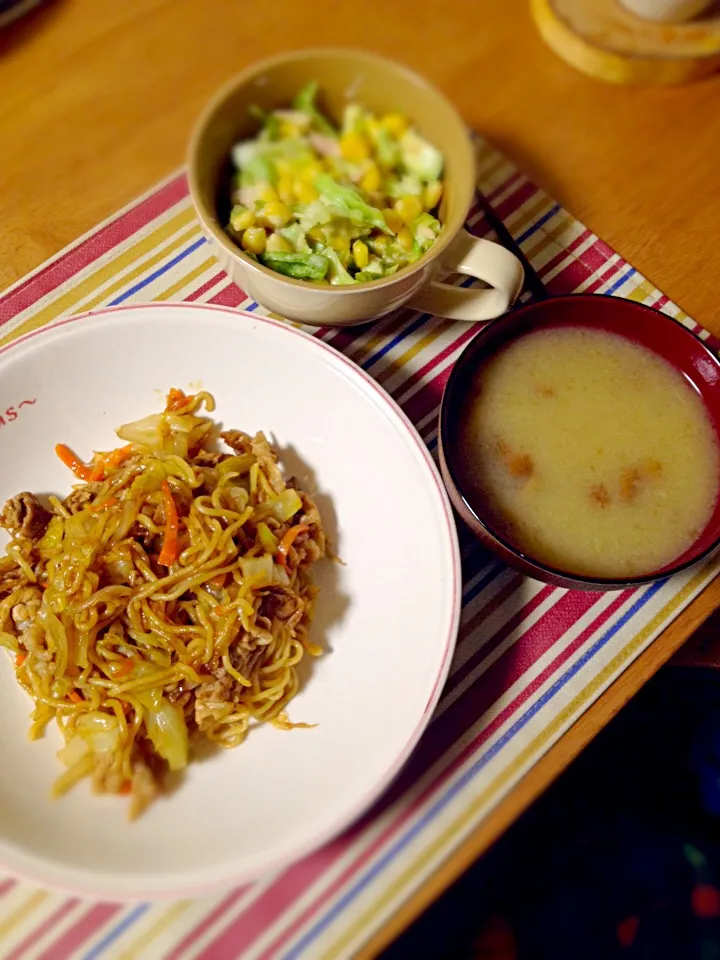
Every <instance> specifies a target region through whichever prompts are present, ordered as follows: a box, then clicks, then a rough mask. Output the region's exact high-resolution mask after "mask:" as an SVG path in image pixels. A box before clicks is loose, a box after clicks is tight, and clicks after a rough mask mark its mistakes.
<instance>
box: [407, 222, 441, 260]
mask: <svg viewBox="0 0 720 960" xmlns="http://www.w3.org/2000/svg"><path fill="white" fill-rule="evenodd" d="M440 229H441V227H440V221H439V220H436V219H435V217H433V216H432V215H431V214H429V213H421V214H420V216H419V217H418V218H417V220H415V221H414V222H413V224H412V231H413V236H414V238H415V243H416V244H417V245H418V247H419V248H420V250H421V251H422V252H423V253H424V252H425V251H426V250H429V249H430V247H431V246H432V245H433V243H434V242H435V240H436V239H437V237H438V234H439V233H440Z"/></svg>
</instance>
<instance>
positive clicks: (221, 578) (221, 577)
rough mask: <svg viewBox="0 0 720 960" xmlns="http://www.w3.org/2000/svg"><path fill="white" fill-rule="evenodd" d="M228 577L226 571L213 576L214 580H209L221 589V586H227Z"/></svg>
mask: <svg viewBox="0 0 720 960" xmlns="http://www.w3.org/2000/svg"><path fill="white" fill-rule="evenodd" d="M226 579H227V574H226V573H219V574H218V575H217V576H216V577H213V578H212V580H209V581H208V582H209V583H210V584H212V586H213V587H217V588H218V589H220V588H221V587H224V586H225V580H226Z"/></svg>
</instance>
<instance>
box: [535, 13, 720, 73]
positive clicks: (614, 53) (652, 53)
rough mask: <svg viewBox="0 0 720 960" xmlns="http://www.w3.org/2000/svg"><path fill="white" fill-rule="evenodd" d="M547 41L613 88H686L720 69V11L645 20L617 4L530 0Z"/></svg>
mask: <svg viewBox="0 0 720 960" xmlns="http://www.w3.org/2000/svg"><path fill="white" fill-rule="evenodd" d="M531 6H532V12H533V16H534V18H535V22H536V23H537V25H538V28H539V30H540V33H541V34H542V37H543V39H544V40H545V42H546V43H547V44H548V45H549V46H550V47H551V48H552V49H553V50H554V51H555V53H557V54H558V55H559V56H560V57H562V58H563V60H565V61H567V63H569V64H570V65H571V66H573V67H575V68H576V69H578V70H581V71H582V72H583V73H587V74H589V75H590V76H593V77H598V78H599V79H601V80H607V81H609V82H610V83H645V84H668V83H686V82H688V81H690V80H697V79H699V78H700V77H705V76H708V75H709V74H711V73H714V72H715V71H716V70H719V69H720V7H718V8H713V12H711V13H710V14H709V15H708V16H707V17H705V18H703V19H698V20H693V21H691V22H689V23H681V24H662V23H654V22H653V21H651V20H644V19H642V18H641V17H638V16H636V15H635V14H633V13H631V12H630V11H629V10H627V9H626V8H625V7H624V6H623V5H622V4H621V3H620V2H619V0H531Z"/></svg>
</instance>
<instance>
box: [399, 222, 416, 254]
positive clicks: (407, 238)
mask: <svg viewBox="0 0 720 960" xmlns="http://www.w3.org/2000/svg"><path fill="white" fill-rule="evenodd" d="M397 238H398V243H399V244H400V246H401V247H402V248H403V250H412V248H413V237H412V234H411V233H410V231H409V230H408V228H407V227H402V229H401V230H399V231H398V235H397Z"/></svg>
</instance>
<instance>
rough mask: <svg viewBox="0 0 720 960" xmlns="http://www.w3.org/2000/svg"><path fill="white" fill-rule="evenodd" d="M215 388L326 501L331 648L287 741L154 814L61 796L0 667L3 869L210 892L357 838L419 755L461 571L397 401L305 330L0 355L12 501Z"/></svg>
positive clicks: (84, 337) (209, 762)
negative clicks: (185, 394) (55, 794)
mask: <svg viewBox="0 0 720 960" xmlns="http://www.w3.org/2000/svg"><path fill="white" fill-rule="evenodd" d="M173 385H174V386H178V387H184V388H188V387H194V388H197V387H198V386H199V385H202V387H203V388H207V389H209V390H211V391H212V392H213V393H214V394H215V396H216V399H217V403H218V409H217V416H218V418H219V419H221V420H222V421H223V422H224V423H225V424H226V425H227V426H233V427H238V428H241V429H246V430H250V431H255V430H258V429H264V430H266V431H267V432H268V433H270V434H271V435H272V437H273V439H274V440H275V442H276V443H277V444H278V445H279V447H280V448H281V450H283V451H284V452H283V454H282V460H283V462H284V464H285V465H286V467H287V469H288V470H289V471H290V472H291V473H293V474H295V475H296V476H297V477H298V479H299V480H300V482H301V484H302V485H303V486H306V487H307V488H308V489H309V490H312V491H317V492H318V505H319V507H320V511H321V514H322V516H323V519H324V522H325V524H326V526H327V528H328V531H329V533H330V534H331V536H332V537H333V540H334V541H335V543H337V547H338V549H339V552H340V554H341V556H342V558H343V560H344V561H345V563H346V566H340V565H338V564H334V563H332V562H330V561H328V562H326V563H324V564H322V565H321V568H320V570H319V572H318V576H317V581H318V583H319V585H320V587H321V596H320V599H319V601H318V606H317V616H316V623H315V627H314V631H315V632H314V638H315V639H316V640H317V641H319V642H322V643H323V644H324V645H325V646H326V648H327V651H328V652H327V653H326V655H325V656H323V657H322V658H320V659H319V660H318V661H316V663H315V664H314V666H313V670H312V674H311V675H310V676H309V677H308V678H307V679H306V681H305V683H304V685H303V688H302V690H301V692H300V693H299V695H298V696H297V697H296V699H295V700H294V701H293V702H292V704H291V705H290V716H291V718H292V719H294V720H296V721H307V722H312V723H317V724H318V726H317V727H316V728H315V729H312V730H294V731H289V732H284V731H279V730H275V729H273V728H271V727H260V728H257V729H255V730H253V731H252V733H251V735H250V736H249V738H248V740H247V741H246V743H244V744H243V745H242V746H240V747H238V748H237V749H235V750H231V751H228V752H221V753H219V754H215V755H213V756H212V757H211V758H210V759H204V760H200V761H198V762H196V763H192V764H191V765H190V766H189V768H188V770H187V773H186V774H185V775H184V777H183V780H182V782H181V783H180V785H179V786H178V788H177V789H176V790H175V791H174V792H173V793H172V794H170V795H169V796H166V797H164V798H162V799H161V800H159V801H158V802H156V803H155V804H154V805H153V806H152V807H151V808H150V809H149V810H148V811H147V812H146V813H145V814H144V815H143V816H142V817H141V818H140V819H139V820H138V821H136V822H135V823H129V822H128V821H127V819H126V807H127V804H126V802H125V801H124V800H121V799H117V798H109V797H100V798H99V797H94V796H92V794H91V793H90V790H89V787H88V785H87V784H81V785H80V786H79V787H77V788H75V790H73V791H72V792H71V793H70V794H68V795H67V796H66V797H64V798H62V799H60V800H56V801H51V800H50V799H49V798H48V792H49V790H50V786H51V784H52V782H53V780H54V779H55V777H56V776H57V774H58V773H59V772H60V770H61V766H60V763H59V761H58V760H57V759H56V757H55V752H56V751H57V749H58V748H59V746H60V742H61V741H60V736H59V734H58V732H57V731H56V730H55V729H51V730H50V732H49V733H48V735H46V737H45V738H44V739H43V740H41V741H39V742H36V743H30V742H29V741H28V740H27V730H28V714H29V710H30V702H29V700H28V699H27V697H26V695H25V694H24V693H23V692H22V691H21V690H20V688H19V687H18V686H17V684H16V682H15V679H14V677H13V674H12V668H11V665H10V663H9V661H7V662H6V659H5V657H0V684H1V685H2V696H1V697H0V729H1V730H2V737H1V738H0V766H1V767H2V770H3V771H4V772H3V776H2V777H1V778H0V868H1V869H2V870H4V871H11V872H12V873H15V874H18V875H21V876H25V877H28V878H31V879H33V880H35V881H36V882H38V883H40V884H43V885H50V886H54V887H60V888H63V889H68V890H72V891H76V892H79V893H81V894H85V895H88V896H91V897H94V898H104V899H108V898H113V899H135V898H148V897H161V896H173V897H176V896H191V895H192V896H197V895H202V894H204V893H206V892H208V891H210V890H212V889H215V888H218V887H223V886H227V885H230V884H236V883H242V882H244V881H247V880H250V879H252V878H255V877H257V876H259V875H261V874H265V873H268V872H270V871H273V870H276V869H278V868H281V867H283V866H285V865H286V864H288V863H289V862H291V861H293V860H295V859H297V858H298V857H300V856H302V855H304V854H306V853H308V852H309V851H311V850H312V849H313V848H315V847H317V846H319V845H320V844H322V843H323V842H324V841H326V840H328V839H329V838H331V837H332V836H333V835H335V834H337V833H338V832H340V831H342V830H343V828H345V827H346V826H347V825H348V824H349V823H350V822H351V821H352V820H354V819H355V818H356V817H357V816H358V815H359V814H360V813H362V812H363V810H364V809H365V808H366V807H367V806H368V805H369V804H370V803H371V802H372V801H373V800H374V799H375V798H376V797H377V796H378V795H379V794H380V793H381V792H382V790H383V789H384V788H385V787H386V786H387V785H388V784H389V782H390V781H391V780H392V778H393V777H394V776H395V775H396V774H397V773H398V771H399V770H400V768H401V767H402V765H403V763H404V761H405V760H406V759H407V757H408V755H409V753H410V751H411V750H412V748H413V747H414V745H415V744H416V743H417V740H418V739H419V737H420V734H421V733H422V731H423V729H424V727H425V725H426V724H427V722H428V720H429V718H430V715H431V713H432V711H433V708H434V706H435V704H436V702H437V699H438V697H439V695H440V691H441V690H442V686H443V683H444V680H445V677H446V674H447V670H448V666H449V663H450V658H451V655H452V651H453V647H454V643H455V637H456V633H457V628H458V616H459V603H460V565H459V557H458V548H457V539H456V533H455V527H454V523H453V518H452V513H451V511H450V508H449V505H448V500H447V498H446V495H445V491H444V488H443V487H442V484H441V481H440V479H439V476H438V473H437V471H436V469H435V467H434V465H433V463H432V460H431V458H430V456H429V454H428V452H427V450H426V448H425V446H424V444H423V443H422V441H421V440H420V438H419V436H418V435H417V433H416V432H415V430H414V428H413V427H412V426H411V425H410V423H409V421H408V420H407V419H406V418H405V416H404V415H403V414H402V413H401V412H400V411H399V409H398V408H397V406H396V405H395V404H394V403H393V401H392V400H390V399H389V397H388V396H387V394H385V393H384V391H383V390H382V389H381V388H380V387H378V385H377V384H376V383H375V382H374V381H373V380H372V379H371V378H370V377H369V376H368V375H367V374H365V373H363V372H362V370H360V369H359V368H358V367H357V366H355V365H354V364H353V363H352V362H351V361H349V360H347V359H346V358H345V357H343V356H342V355H340V354H338V353H336V352H335V351H334V350H333V349H331V348H330V347H328V346H326V345H325V344H323V343H322V342H320V341H319V340H316V339H314V338H312V337H309V336H307V335H306V334H304V333H301V332H299V331H298V330H296V329H295V328H293V327H289V326H285V325H283V324H279V323H275V322H274V321H271V320H266V319H264V318H261V317H258V316H255V315H252V314H247V313H240V312H238V311H235V310H226V309H224V308H213V307H207V306H198V305H192V304H151V305H146V306H137V307H127V308H122V307H120V308H116V309H114V310H108V311H102V312H100V313H98V314H95V315H92V314H91V315H88V316H87V317H81V318H76V319H74V320H69V321H65V322H64V323H62V324H59V325H56V327H55V328H54V329H51V330H50V331H46V332H43V333H40V334H30V335H29V336H28V337H26V338H25V339H24V340H21V341H19V342H17V343H15V344H12V345H11V346H10V347H6V348H4V349H3V350H2V351H0V401H1V402H0V407H2V411H3V417H2V421H0V459H1V461H2V471H1V472H0V497H1V498H2V499H3V500H4V499H5V498H7V497H10V496H11V495H13V494H15V493H17V492H19V491H21V490H33V491H36V492H48V491H56V492H58V493H63V492H65V491H67V490H68V489H69V486H70V483H71V481H72V479H73V478H72V477H71V475H69V474H68V472H67V471H66V469H65V468H64V467H63V466H62V464H61V463H60V462H59V460H58V459H57V458H56V457H55V455H54V453H53V448H54V445H55V443H57V442H58V441H63V442H66V443H68V444H69V445H71V446H72V447H73V449H75V450H76V451H77V452H78V453H80V454H82V455H89V454H90V452H91V451H92V450H93V449H107V448H108V447H111V446H112V445H113V444H114V442H115V440H116V438H115V435H114V428H115V427H116V426H118V425H120V424H121V423H123V422H125V421H128V420H134V419H136V418H137V417H140V416H143V415H144V414H146V413H149V412H152V411H154V410H157V409H159V408H160V407H161V406H162V402H163V394H164V392H165V391H167V389H168V388H169V387H171V386H173Z"/></svg>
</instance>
